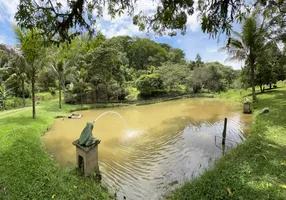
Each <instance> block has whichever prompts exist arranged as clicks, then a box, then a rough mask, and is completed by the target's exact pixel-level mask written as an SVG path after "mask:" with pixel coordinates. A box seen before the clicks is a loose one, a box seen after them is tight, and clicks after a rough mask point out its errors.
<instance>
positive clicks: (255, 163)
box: [167, 87, 286, 200]
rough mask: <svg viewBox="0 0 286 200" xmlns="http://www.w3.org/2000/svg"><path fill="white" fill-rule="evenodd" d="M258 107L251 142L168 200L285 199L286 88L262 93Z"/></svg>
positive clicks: (228, 155) (247, 142) (250, 136)
mask: <svg viewBox="0 0 286 200" xmlns="http://www.w3.org/2000/svg"><path fill="white" fill-rule="evenodd" d="M232 93H233V92H232ZM232 93H230V95H234V94H232ZM227 95H228V94H227V93H226V94H225V95H224V97H226V96H227ZM230 99H231V97H230ZM234 99H236V98H234ZM264 107H268V108H270V113H267V114H263V115H259V112H260V111H261V110H262V109H263V108H264ZM255 108H256V110H255V112H254V115H255V117H254V119H255V120H254V122H253V124H252V126H251V130H250V133H249V135H248V139H247V140H246V141H245V142H244V143H243V144H241V145H240V146H239V147H238V148H236V149H234V150H232V151H231V152H230V153H228V154H227V155H226V156H224V157H223V158H222V159H221V160H218V161H217V163H216V165H215V167H214V168H213V169H212V170H210V171H207V172H206V173H204V174H203V175H202V176H201V177H199V178H198V179H195V180H193V181H190V182H188V183H186V184H185V185H184V186H183V187H182V188H179V189H177V190H175V191H174V192H173V193H172V194H169V196H168V197H167V199H180V200H184V199H194V200H197V199H205V200H210V199H241V200H247V199H249V200H253V199H259V200H262V199H271V200H276V199H281V200H282V199H286V87H282V88H277V89H273V90H268V91H266V92H265V93H263V94H259V95H258V103H257V104H256V105H255Z"/></svg>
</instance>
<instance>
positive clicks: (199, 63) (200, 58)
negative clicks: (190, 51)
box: [195, 54, 204, 67]
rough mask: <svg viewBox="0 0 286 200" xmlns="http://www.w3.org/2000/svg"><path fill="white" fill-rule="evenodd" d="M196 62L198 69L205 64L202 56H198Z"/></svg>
mask: <svg viewBox="0 0 286 200" xmlns="http://www.w3.org/2000/svg"><path fill="white" fill-rule="evenodd" d="M195 62H196V67H202V66H203V64H204V63H203V61H202V57H201V56H200V54H197V55H196V58H195Z"/></svg>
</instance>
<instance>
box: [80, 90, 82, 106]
mask: <svg viewBox="0 0 286 200" xmlns="http://www.w3.org/2000/svg"><path fill="white" fill-rule="evenodd" d="M82 93H83V91H82V90H81V91H80V104H81V108H82V107H83V103H82Z"/></svg>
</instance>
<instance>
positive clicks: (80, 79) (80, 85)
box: [72, 68, 90, 106]
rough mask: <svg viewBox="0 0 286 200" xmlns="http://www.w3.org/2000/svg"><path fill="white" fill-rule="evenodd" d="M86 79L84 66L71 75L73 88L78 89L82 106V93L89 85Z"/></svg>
mask: <svg viewBox="0 0 286 200" xmlns="http://www.w3.org/2000/svg"><path fill="white" fill-rule="evenodd" d="M86 79H87V71H86V70H85V69H84V68H81V69H80V70H77V71H76V72H75V73H74V74H73V76H72V82H73V84H74V88H75V89H78V90H79V91H80V103H81V106H83V94H84V92H85V91H86V89H87V88H88V86H89V85H90V84H89V83H87V82H86Z"/></svg>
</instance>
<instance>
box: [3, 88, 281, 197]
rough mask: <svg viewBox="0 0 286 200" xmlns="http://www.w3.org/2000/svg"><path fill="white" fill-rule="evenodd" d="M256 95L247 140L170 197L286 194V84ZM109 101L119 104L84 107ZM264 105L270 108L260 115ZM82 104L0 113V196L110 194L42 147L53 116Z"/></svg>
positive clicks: (234, 94) (235, 94) (237, 96)
mask: <svg viewBox="0 0 286 200" xmlns="http://www.w3.org/2000/svg"><path fill="white" fill-rule="evenodd" d="M249 92H250V91H249V90H248V91H242V93H240V92H239V91H235V90H229V91H228V92H226V93H221V94H219V95H217V96H218V97H220V98H227V99H231V100H234V101H240V102H241V101H242V100H243V98H244V96H245V95H248V94H249ZM47 96H48V94H47ZM258 100H259V101H258V103H257V105H256V108H257V110H256V111H255V112H254V115H255V121H254V123H253V125H252V127H251V130H250V133H249V137H248V139H247V141H246V142H244V143H243V144H241V145H240V146H239V147H238V148H236V149H234V150H232V151H231V152H229V153H228V154H227V155H226V156H224V157H223V158H222V159H220V160H219V161H217V163H216V165H215V167H214V168H213V169H212V170H210V171H207V172H205V173H204V174H203V175H202V176H201V177H199V178H198V179H196V180H193V181H190V182H188V183H186V184H185V185H184V186H183V187H182V188H180V189H177V190H175V191H174V192H173V193H172V194H170V196H168V197H167V198H168V199H286V188H285V187H286V128H285V127H286V115H285V113H286V87H282V88H278V89H275V90H269V91H266V93H264V94H260V95H258ZM156 102H157V101H156ZM156 102H155V103H156ZM158 102H160V101H158ZM113 106H121V104H93V105H84V106H83V108H84V109H89V108H96V107H97V108H98V107H113ZM263 107H269V108H270V113H268V114H265V115H258V113H259V111H260V110H261V109H262V108H263ZM81 108H82V107H81V106H80V105H63V109H62V110H59V109H58V100H57V99H52V100H49V101H40V102H39V103H38V104H37V119H36V120H33V119H31V114H32V113H31V112H32V111H31V108H22V109H16V110H9V111H5V112H0V127H1V129H0V144H1V145H0V199H52V198H54V199H110V198H112V196H110V194H108V191H107V189H106V188H104V187H102V186H101V185H100V183H99V182H98V181H97V180H96V179H95V178H94V177H91V178H84V177H81V176H79V175H78V174H77V172H76V170H75V169H64V168H61V167H60V166H59V165H58V164H57V163H56V161H54V160H53V159H52V158H51V157H50V156H49V154H48V153H47V151H46V149H45V147H44V143H43V141H42V138H41V136H42V135H43V134H44V133H45V131H47V130H48V129H49V127H50V126H51V125H52V123H53V121H54V117H55V116H61V115H67V114H68V112H70V111H74V110H79V109H81ZM228 188H229V191H230V192H231V194H230V193H229V192H228Z"/></svg>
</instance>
